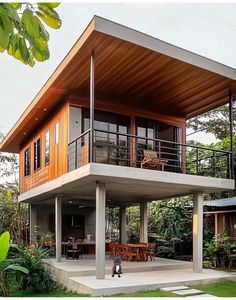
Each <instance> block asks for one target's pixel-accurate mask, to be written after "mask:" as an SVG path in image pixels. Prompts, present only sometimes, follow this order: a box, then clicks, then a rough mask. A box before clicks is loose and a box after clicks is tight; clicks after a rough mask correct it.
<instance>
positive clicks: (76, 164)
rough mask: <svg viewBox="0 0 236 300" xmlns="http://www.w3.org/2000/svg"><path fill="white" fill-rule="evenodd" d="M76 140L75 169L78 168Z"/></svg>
mask: <svg viewBox="0 0 236 300" xmlns="http://www.w3.org/2000/svg"><path fill="white" fill-rule="evenodd" d="M77 142H78V140H75V170H76V169H77V168H78V157H77V155H78V151H77V146H78V144H77Z"/></svg>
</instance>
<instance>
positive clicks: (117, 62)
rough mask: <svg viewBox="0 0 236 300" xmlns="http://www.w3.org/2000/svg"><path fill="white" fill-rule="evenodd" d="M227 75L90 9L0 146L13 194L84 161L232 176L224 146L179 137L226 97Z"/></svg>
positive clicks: (234, 75)
mask: <svg viewBox="0 0 236 300" xmlns="http://www.w3.org/2000/svg"><path fill="white" fill-rule="evenodd" d="M235 79H236V71H235V70H234V69H232V68H230V67H227V66H224V65H222V64H219V63H217V62H214V61H211V60H209V59H206V58H204V57H201V56H198V55H196V54H194V53H190V52H188V51H186V50H183V49H180V48H178V47H175V46H173V45H170V44H167V43H165V42H162V41H160V40H157V39H155V38H152V37H150V36H147V35H145V34H142V33H140V32H137V31H135V30H132V29H130V28H127V27H124V26H121V25H119V24H115V23H113V22H110V21H108V20H104V19H102V18H99V17H94V19H93V20H92V22H91V23H90V24H89V26H88V27H87V29H86V30H85V31H84V33H83V34H82V36H81V37H80V39H79V40H78V42H77V43H76V44H75V46H74V47H73V48H72V50H71V51H70V52H69V54H68V55H67V56H66V58H65V59H64V60H63V62H62V63H61V64H60V65H59V67H58V68H57V69H56V71H55V72H54V73H53V75H52V76H51V77H50V79H49V80H48V82H47V83H46V84H45V85H44V87H43V88H42V90H41V91H40V92H39V94H38V95H37V96H36V97H35V99H34V100H33V101H32V103H31V104H30V106H29V107H28V108H27V110H26V111H25V112H24V113H23V115H22V116H21V118H20V119H19V121H18V122H17V123H16V125H15V126H14V127H13V128H12V130H11V131H10V132H9V134H8V135H7V136H6V138H5V139H4V141H3V142H2V144H1V151H8V152H16V153H19V154H20V193H24V192H26V191H29V190H31V189H33V188H35V187H37V186H40V185H42V184H44V183H46V182H48V181H51V180H53V179H56V178H58V177H60V176H61V175H63V174H65V173H67V172H70V171H72V170H75V169H77V168H80V167H81V166H84V165H86V164H88V163H90V162H94V163H102V164H112V165H118V166H125V167H135V168H145V169H156V170H162V171H167V172H175V173H182V174H195V175H201V176H208V177H217V178H231V177H232V162H233V159H232V153H231V152H228V151H224V150H216V149H207V148H203V147H196V146H190V145H187V144H186V120H187V119H188V118H190V117H193V116H196V115H198V114H200V113H203V112H206V111H208V110H210V109H213V108H215V107H218V106H220V105H223V104H225V103H227V102H228V101H229V100H230V101H232V96H233V95H234V85H235ZM229 91H230V93H231V94H230V96H229ZM230 101H229V102H230ZM149 160H150V161H151V160H152V163H148V162H147V161H149Z"/></svg>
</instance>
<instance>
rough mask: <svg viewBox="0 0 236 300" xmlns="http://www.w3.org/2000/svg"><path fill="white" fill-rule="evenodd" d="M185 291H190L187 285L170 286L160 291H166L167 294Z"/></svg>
mask: <svg viewBox="0 0 236 300" xmlns="http://www.w3.org/2000/svg"><path fill="white" fill-rule="evenodd" d="M184 289H189V287H188V286H186V285H180V286H169V287H164V288H161V289H160V290H162V291H166V292H172V291H178V290H184Z"/></svg>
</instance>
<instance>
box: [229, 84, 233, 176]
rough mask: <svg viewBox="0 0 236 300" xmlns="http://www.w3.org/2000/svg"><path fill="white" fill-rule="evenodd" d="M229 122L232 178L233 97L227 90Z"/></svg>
mask: <svg viewBox="0 0 236 300" xmlns="http://www.w3.org/2000/svg"><path fill="white" fill-rule="evenodd" d="M229 122H230V148H231V168H230V169H231V172H230V173H231V176H230V177H231V179H234V140H233V136H234V128H233V97H232V92H231V90H229Z"/></svg>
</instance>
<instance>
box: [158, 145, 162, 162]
mask: <svg viewBox="0 0 236 300" xmlns="http://www.w3.org/2000/svg"><path fill="white" fill-rule="evenodd" d="M158 157H159V159H161V142H160V141H158Z"/></svg>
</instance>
